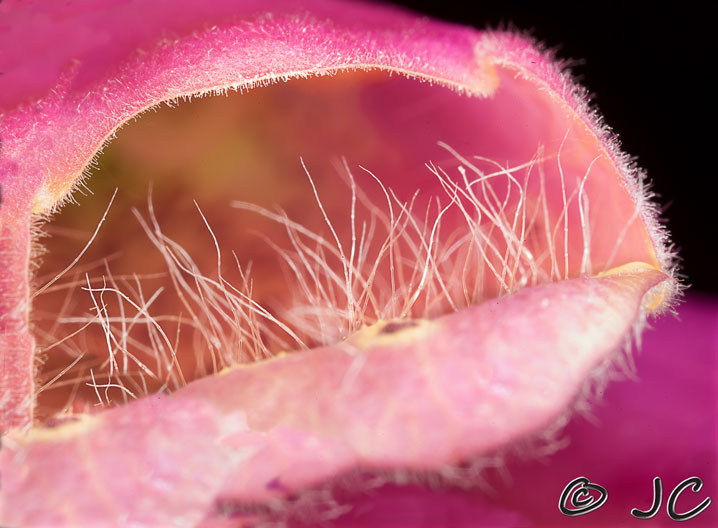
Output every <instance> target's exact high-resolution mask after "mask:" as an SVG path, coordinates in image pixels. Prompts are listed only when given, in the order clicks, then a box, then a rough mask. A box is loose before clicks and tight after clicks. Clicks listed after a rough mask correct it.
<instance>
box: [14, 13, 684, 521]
mask: <svg viewBox="0 0 718 528" xmlns="http://www.w3.org/2000/svg"><path fill="white" fill-rule="evenodd" d="M0 13H2V22H1V23H2V24H3V26H4V28H3V29H4V31H3V32H2V37H0V39H2V40H1V41H0V49H1V50H2V51H1V52H0V54H1V55H0V57H1V58H2V62H1V64H2V69H3V75H2V83H3V84H2V90H1V91H0V109H1V111H2V117H1V121H0V141H2V146H1V147H0V184H1V185H2V200H3V201H2V210H1V213H0V214H1V216H0V229H2V237H1V241H2V246H0V262H1V263H2V268H3V274H2V276H1V277H0V317H2V319H1V325H2V334H1V335H0V353H2V364H3V369H2V373H1V377H0V385H1V388H2V400H1V402H2V424H1V426H2V430H3V431H5V432H6V433H7V434H6V437H5V438H4V444H3V450H2V452H1V453H0V471H1V472H2V487H3V489H2V495H1V496H0V521H1V522H2V523H4V524H11V525H13V524H20V525H123V524H134V525H148V526H158V525H175V524H184V525H198V524H202V523H204V524H206V525H207V526H213V525H223V524H221V523H225V522H226V523H235V524H242V523H245V522H246V523H251V522H253V521H256V520H257V519H258V518H259V519H263V518H282V517H283V516H285V517H286V516H291V515H295V514H297V512H298V511H301V510H302V508H304V507H307V508H310V509H311V508H312V504H313V503H314V504H316V503H317V502H321V500H322V499H321V496H322V492H323V491H326V490H327V489H329V488H330V487H331V486H338V485H339V484H337V482H338V481H337V479H338V478H339V477H340V476H341V479H342V482H349V484H348V485H349V487H351V486H352V485H354V486H356V487H362V486H364V487H366V486H369V485H370V483H371V482H372V477H371V476H372V475H377V474H379V475H382V478H383V479H389V480H391V479H393V480H398V481H406V480H407V479H412V478H419V477H418V476H417V475H427V474H428V475H433V476H434V477H435V478H441V479H442V480H444V481H446V482H447V483H449V484H459V483H466V482H467V481H470V480H471V479H472V478H475V477H476V475H477V473H479V471H478V468H481V467H483V466H485V465H486V464H487V461H488V460H490V459H491V457H495V456H496V455H497V453H505V452H508V451H510V450H512V449H528V450H530V449H531V447H527V446H528V445H530V444H532V443H535V442H548V443H549V444H550V445H552V444H551V438H552V436H551V434H552V432H555V431H557V430H559V429H560V428H561V426H562V425H564V424H565V422H566V420H567V418H568V417H569V416H570V414H571V413H572V412H573V411H575V410H576V408H579V409H583V408H585V406H586V405H587V401H588V400H590V397H589V396H590V391H591V389H592V388H595V387H596V386H597V384H598V385H600V384H601V383H602V382H603V381H605V379H606V377H607V374H606V373H607V372H609V371H610V370H611V368H613V366H614V365H615V363H617V362H618V363H620V362H623V363H626V362H628V361H629V360H630V356H628V355H625V354H624V352H622V349H623V348H624V347H626V346H627V343H630V340H631V339H632V337H633V336H635V335H638V333H639V332H640V330H641V327H642V325H643V323H644V320H645V317H646V316H647V315H651V314H655V313H658V312H660V311H662V310H665V309H666V308H667V307H669V306H670V305H671V302H672V299H674V297H675V296H676V294H677V292H678V290H679V286H678V282H677V280H676V278H675V269H674V263H673V255H672V254H671V251H670V245H669V243H668V237H667V234H666V233H665V231H664V230H663V229H662V227H661V226H660V224H659V223H658V221H657V214H656V208H655V206H654V205H653V204H652V203H651V201H650V195H649V193H648V192H647V191H646V189H645V188H644V185H643V176H642V174H641V173H640V172H639V171H638V170H637V169H636V167H635V166H633V165H632V163H631V162H630V160H629V158H628V157H627V156H626V155H625V154H623V153H621V152H620V150H619V147H618V145H617V142H616V140H615V139H614V138H613V137H612V136H611V134H610V133H609V131H608V129H607V128H606V127H605V126H604V125H603V124H602V123H601V121H600V118H599V117H598V116H597V115H596V114H595V113H594V112H593V111H592V110H591V108H590V107H589V106H588V104H587V101H586V98H585V94H584V92H583V90H582V89H580V88H579V87H578V86H577V85H575V84H574V83H573V81H572V80H571V79H570V77H569V75H568V73H567V72H565V71H564V70H562V68H561V65H560V64H558V63H557V62H556V61H555V60H554V59H553V57H552V56H551V55H550V54H548V53H546V52H544V51H542V50H541V49H539V48H538V47H537V46H536V45H535V44H534V43H532V42H531V41H530V40H528V39H526V38H525V37H523V36H521V35H517V34H514V33H504V32H479V31H475V30H472V29H468V28H461V27H456V26H453V25H448V24H443V23H439V22H435V21H430V20H426V19H423V18H417V17H416V16H414V15H411V14H408V13H405V12H403V11H400V10H397V9H393V8H388V7H380V6H376V5H369V4H361V3H351V2H326V1H312V2H306V3H305V5H303V6H297V5H295V3H292V2H282V1H276V2H274V1H272V2H251V1H247V2H241V3H240V5H237V3H236V2H230V1H220V0H216V1H213V2H199V1H185V2H182V3H181V6H178V5H177V2H168V1H156V2H152V3H151V4H149V5H148V4H147V3H143V2H125V3H121V4H118V3H114V2H79V3H75V4H70V5H59V4H58V5H46V6H42V7H38V6H36V5H34V4H22V3H19V2H18V3H14V2H5V3H3V4H1V5H0ZM235 92H239V93H235ZM244 92H248V93H244ZM195 96H205V98H203V99H202V100H199V101H192V102H191V101H190V99H193V98H194V97H195ZM165 102H168V103H170V105H171V106H178V108H176V109H162V110H160V111H158V112H157V114H156V115H152V114H149V115H147V116H143V117H140V118H139V119H138V120H137V121H136V122H134V121H133V120H134V119H135V118H137V117H138V116H140V115H142V114H144V113H146V112H147V110H149V109H157V107H158V105H161V104H162V103H165ZM123 125H126V129H123V130H119V128H120V127H122V126H123ZM115 134H117V136H118V137H117V140H116V141H113V138H114V137H115ZM103 149H104V150H105V152H104V154H102V156H101V157H99V158H98V155H99V153H100V152H101V151H102V150H103ZM93 161H97V163H98V164H99V166H100V170H99V171H98V174H97V175H95V176H93V177H92V179H90V180H87V181H86V182H85V180H84V178H83V175H87V174H88V171H89V170H90V169H91V168H92V166H93ZM103 174H107V175H108V178H107V179H106V180H104V183H102V182H100V183H98V185H99V188H100V189H101V188H102V185H105V186H107V185H109V188H113V187H114V186H115V185H116V186H117V189H118V190H117V193H116V194H114V193H110V194H111V195H112V198H110V195H108V198H107V199H108V200H109V204H110V205H109V206H107V202H103V203H101V204H100V205H97V203H99V202H98V200H99V197H100V196H102V192H101V191H98V192H97V196H96V198H98V200H95V201H93V204H95V205H89V206H87V207H86V206H85V205H84V203H83V205H82V206H81V207H80V208H74V207H75V206H74V205H72V204H67V205H64V208H63V209H62V211H61V212H60V213H58V212H57V211H58V210H59V209H60V208H61V207H62V206H63V204H66V203H67V202H68V201H69V200H71V199H78V200H80V201H82V202H84V201H85V200H83V199H82V198H81V194H79V193H81V191H82V190H83V185H85V183H86V184H87V185H89V186H90V188H92V189H93V191H94V190H95V188H94V187H93V182H94V181H95V179H97V178H102V175H103ZM150 180H152V186H151V188H150V191H149V193H148V191H147V186H146V185H147V183H148V182H149V181H150ZM142 182H144V185H145V186H144V187H143V183H142ZM128 189H129V190H128ZM136 196H140V197H141V199H142V200H143V201H144V203H145V208H144V209H142V210H140V209H138V208H137V207H134V205H135V202H132V199H134V198H133V197H135V198H136ZM73 197H74V198H73ZM115 197H116V198H117V202H115ZM193 200H194V203H192V202H193ZM123 204H125V205H126V204H130V205H132V206H133V207H134V208H133V209H132V211H133V212H134V213H135V214H134V217H133V215H132V212H130V209H129V207H128V209H127V210H124V211H122V212H120V213H118V215H115V216H113V215H114V214H115V211H116V209H115V207H118V206H120V205H123ZM106 206H107V209H106V210H105V211H104V212H103V210H104V209H105V207H106ZM96 207H99V209H96ZM73 208H74V209H73ZM73 211H74V213H73ZM78 211H79V212H78ZM53 214H55V215H56V216H57V217H58V219H60V218H67V220H66V222H67V224H66V226H65V227H64V228H62V225H60V227H58V228H55V231H52V230H51V229H52V225H53V223H52V222H50V224H49V225H48V227H47V228H42V227H38V224H39V222H40V220H41V219H46V218H48V217H51V216H52V215H53ZM135 217H136V218H135ZM195 220H196V221H195ZM82 222H86V223H85V224H82ZM93 223H94V224H93ZM80 225H84V226H85V228H84V229H85V232H86V236H85V235H84V234H83V231H81V230H80V231H78V229H80V228H79V227H78V226H80ZM130 226H136V229H135V228H133V227H130ZM95 227H96V228H95ZM42 229H46V230H47V232H49V233H51V234H54V236H53V239H52V240H50V241H48V240H46V239H44V238H41V237H39V236H38V230H42ZM133 229H135V230H133ZM78 232H79V235H78ZM62 233H70V234H71V235H72V236H74V237H75V238H80V239H83V237H84V241H86V242H88V245H87V246H85V247H84V248H83V247H82V244H80V247H79V248H73V247H71V245H70V244H69V243H67V242H62V240H63V239H62V238H61V234H62ZM96 235H97V237H96ZM103 237H105V238H103ZM57 240H60V242H57ZM142 244H146V246H143V245H142ZM42 245H44V246H46V247H47V248H48V251H47V252H46V254H44V255H39V248H40V247H41V246H42ZM232 250H234V253H232ZM68 251H70V252H71V251H75V253H76V254H78V255H79V257H78V258H73V257H72V254H71V253H67V254H65V253H66V252H68ZM94 251H98V252H99V253H97V255H94V253H93V252H94ZM78 252H79V253H78ZM90 255H94V257H93V259H94V260H92V261H91V262H85V263H84V264H83V261H82V258H83V257H88V256H90ZM118 255H119V256H118ZM38 259H42V262H40V261H39V260H38ZM118 259H119V260H118ZM98 262H99V263H100V264H99V265H98ZM230 264H231V266H230ZM53 266H54V269H53ZM212 266H214V268H212ZM98 270H99V271H98ZM44 273H49V274H48V275H47V276H45V275H44ZM152 281H160V282H159V283H154V282H152ZM162 281H164V282H162ZM157 284H161V285H160V286H158V285H157ZM80 297H82V298H84V299H85V300H86V302H87V303H88V304H87V306H82V305H80V304H78V303H79V301H78V299H79V298H80ZM48 314H49V315H48ZM73 324H75V325H76V327H72V326H71V325H73ZM68 328H69V330H68ZM63 361H64V363H63ZM78 369H79V370H78ZM36 373H37V374H36ZM33 420H35V423H33ZM554 447H555V446H554ZM352 483H353V484H352ZM325 513H326V512H325ZM315 514H316V512H315ZM317 515H318V514H317ZM486 515H487V519H489V516H490V515H491V514H490V512H487V513H486ZM491 522H493V521H490V520H487V523H489V524H491ZM509 525H510V524H509Z"/></svg>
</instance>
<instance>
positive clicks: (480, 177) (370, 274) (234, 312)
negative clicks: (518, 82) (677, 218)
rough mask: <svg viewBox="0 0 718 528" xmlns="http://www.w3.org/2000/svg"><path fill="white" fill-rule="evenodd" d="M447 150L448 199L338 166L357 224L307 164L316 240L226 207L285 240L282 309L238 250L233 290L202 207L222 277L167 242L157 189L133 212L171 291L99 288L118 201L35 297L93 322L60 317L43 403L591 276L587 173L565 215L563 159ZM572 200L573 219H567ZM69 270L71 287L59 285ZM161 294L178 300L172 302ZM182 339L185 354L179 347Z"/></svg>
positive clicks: (291, 225) (289, 225) (275, 215)
mask: <svg viewBox="0 0 718 528" xmlns="http://www.w3.org/2000/svg"><path fill="white" fill-rule="evenodd" d="M442 146H443V147H444V148H445V149H446V150H447V151H448V152H449V153H450V154H451V155H452V156H453V158H455V159H456V161H457V162H458V169H457V171H456V173H455V174H454V175H453V176H450V175H449V174H448V173H447V172H446V171H445V170H443V169H442V168H440V167H437V166H436V165H434V164H427V169H428V170H429V171H431V173H432V174H433V176H434V177H435V178H436V181H437V182H438V184H439V185H438V186H437V187H436V188H437V189H438V190H439V192H438V193H437V194H435V195H432V196H422V194H421V192H420V191H416V193H414V194H413V195H412V196H411V198H409V199H400V198H399V196H398V195H397V194H396V193H395V192H394V190H392V189H391V188H389V187H387V186H386V185H385V184H384V183H383V182H382V180H381V179H380V178H378V177H377V176H376V175H374V174H373V173H371V172H370V171H368V170H366V169H363V168H362V178H364V180H366V182H362V185H358V184H357V179H356V178H355V176H354V174H353V172H352V170H350V168H349V166H348V165H347V163H346V162H344V164H343V166H342V167H341V168H340V171H339V173H340V175H341V176H343V179H344V181H345V182H346V183H347V185H346V189H347V192H346V195H345V196H346V202H347V208H346V209H345V210H348V214H347V217H346V218H341V219H339V220H341V222H338V221H337V219H336V218H334V219H332V218H330V215H329V214H328V212H327V211H328V209H327V207H325V204H326V196H321V194H320V192H319V188H318V186H317V185H316V184H315V182H314V180H313V178H312V176H311V175H310V171H309V170H308V169H307V168H306V167H305V166H304V165H303V166H304V172H305V174H306V177H307V180H308V184H309V185H308V186H307V192H308V195H309V196H310V197H311V199H312V201H313V202H314V204H315V207H316V209H317V211H318V213H319V214H321V216H322V218H323V221H324V227H325V228H324V229H323V230H321V231H312V230H310V229H309V228H307V227H306V226H305V225H303V224H302V223H301V222H299V221H295V220H294V219H291V218H289V217H288V215H287V214H286V213H285V212H284V211H282V210H269V209H266V208H263V207H260V206H257V205H254V204H251V203H247V202H242V201H233V202H231V204H230V205H231V207H233V208H236V209H241V210H244V211H250V212H252V213H254V214H257V215H261V216H263V217H265V218H268V219H270V220H271V221H274V222H276V223H277V224H278V225H280V226H281V227H282V228H283V231H284V232H285V233H286V237H285V238H286V240H285V241H284V243H282V242H280V241H278V240H276V239H269V238H268V237H266V236H265V237H264V239H265V241H266V243H267V244H269V245H270V246H271V247H272V248H273V249H274V250H275V252H276V255H277V258H278V259H279V262H280V263H281V266H282V268H283V270H284V273H285V275H286V280H287V283H288V284H289V285H291V286H290V287H289V288H288V291H290V292H291V297H290V298H289V301H287V302H286V303H285V304H283V305H275V306H266V305H263V304H262V303H261V302H259V301H258V300H257V299H255V296H254V295H253V291H254V281H253V278H252V269H251V268H252V263H251V262H250V263H249V264H247V263H242V262H240V261H239V259H238V258H237V255H236V253H234V252H233V251H232V252H231V259H232V260H233V261H234V262H233V264H234V265H236V269H237V271H238V274H239V277H240V281H239V283H237V282H236V281H235V282H232V281H230V280H228V279H226V278H225V276H224V275H223V272H222V270H223V259H226V258H227V255H226V254H225V252H224V251H223V250H222V248H221V247H220V242H219V241H218V239H217V237H216V236H215V233H214V232H213V231H212V228H211V226H210V224H209V222H208V221H207V219H206V217H205V216H204V214H203V213H202V211H201V210H200V208H199V206H197V211H198V221H199V222H201V223H203V224H204V228H205V229H206V232H207V234H208V236H209V237H211V240H212V243H213V245H214V248H215V251H216V264H217V266H216V269H214V270H202V269H200V267H199V266H198V265H197V264H196V263H195V261H194V260H193V258H192V255H191V254H190V253H189V252H188V251H187V250H186V249H185V248H183V247H182V246H181V245H180V244H178V243H177V242H175V241H174V240H172V239H171V238H169V237H168V236H166V235H165V234H164V233H163V231H162V228H161V225H160V221H159V220H158V218H157V216H156V214H155V210H154V207H153V204H152V194H151V191H150V194H149V197H148V209H147V213H146V214H142V213H140V212H139V211H138V210H133V213H134V215H135V217H136V219H137V221H138V222H140V224H141V225H142V227H143V229H144V232H145V233H146V235H147V237H148V238H149V240H151V242H152V244H153V245H154V247H155V248H156V250H157V251H158V252H159V253H160V254H161V255H162V257H163V259H164V262H165V264H166V270H167V271H166V273H165V274H164V275H165V286H162V287H158V288H156V289H154V290H148V289H147V288H146V286H144V285H143V284H147V282H146V279H150V278H152V277H149V276H140V275H132V276H119V275H113V273H112V271H111V268H110V266H109V264H108V263H107V262H103V263H101V264H102V266H103V268H104V269H103V273H102V275H101V276H99V277H95V278H92V277H91V276H90V273H89V270H87V269H86V270H85V271H84V272H83V271H82V270H80V269H77V268H76V266H77V263H78V262H79V261H80V259H81V257H82V255H83V254H84V253H85V251H86V250H87V248H88V247H89V246H90V244H92V242H93V240H94V239H95V237H96V236H97V234H98V232H99V231H100V229H101V227H102V225H103V222H104V220H105V218H106V217H107V213H108V211H109V209H110V207H111V205H112V201H111V202H110V205H109V206H108V208H107V210H106V212H105V215H104V216H103V218H102V219H101V220H100V222H99V223H98V225H97V227H96V230H95V232H94V234H93V235H92V237H91V238H90V241H89V242H88V243H87V245H86V246H85V248H84V249H83V250H82V251H81V252H80V254H79V255H78V257H77V258H76V259H75V260H74V261H73V262H72V263H70V264H69V265H68V266H67V267H66V268H65V269H64V270H62V271H61V272H60V273H58V274H57V275H56V276H55V277H54V278H53V279H52V280H50V281H48V282H47V283H46V284H45V285H44V286H42V287H41V288H39V289H38V290H37V291H36V292H35V296H38V295H43V294H46V293H49V292H51V291H57V290H65V291H66V292H67V295H68V298H69V296H70V294H71V293H72V291H73V290H74V289H76V288H78V287H79V288H81V289H82V290H84V291H85V292H86V294H87V297H88V300H89V310H88V311H87V312H86V314H84V315H80V316H75V315H69V314H66V313H60V314H59V315H56V321H55V324H54V327H53V330H52V332H50V333H51V334H55V332H57V330H58V329H59V327H60V326H62V325H75V327H77V325H81V326H79V328H77V329H76V330H74V331H73V332H72V333H69V334H68V335H65V336H64V337H62V338H61V339H59V340H56V341H54V342H50V344H49V345H48V346H46V347H44V352H49V351H50V350H52V349H53V348H56V347H60V348H63V347H64V348H66V351H67V352H69V353H70V354H71V355H73V356H74V359H73V361H72V362H71V363H70V364H68V365H67V366H66V367H65V368H63V369H60V370H57V371H53V372H46V373H45V374H44V379H42V380H41V386H40V389H39V390H40V391H45V390H48V389H51V388H53V387H61V386H67V385H72V386H74V387H76V388H79V387H80V386H82V385H85V386H89V387H91V388H92V389H93V390H94V392H95V395H96V398H97V401H98V402H99V403H100V404H102V405H108V404H112V403H118V402H122V401H128V400H129V399H133V398H137V397H139V396H142V395H145V394H147V393H150V392H157V391H174V390H177V389H178V388H180V387H182V386H183V385H185V384H186V383H187V382H188V381H190V380H191V379H188V377H186V376H185V374H184V373H183V368H182V365H187V359H188V356H187V355H188V354H189V355H190V356H191V358H194V360H195V365H194V366H193V367H192V368H191V371H192V375H191V376H190V378H197V377H202V376H204V375H207V374H211V373H216V372H218V371H220V370H221V369H222V368H224V367H228V366H232V365H235V364H238V363H245V362H251V361H255V360H260V359H263V358H268V357H271V356H273V355H276V354H277V353H278V352H280V351H301V350H303V349H308V348H312V347H316V346H323V345H329V344H333V343H336V342H339V341H341V340H343V339H345V338H347V337H348V336H350V335H351V334H353V333H354V332H356V331H357V330H359V329H360V328H362V327H363V326H368V325H372V324H375V323H377V322H379V321H385V320H393V319H411V318H433V317H437V316H440V315H443V314H446V313H450V312H453V311H457V310H460V309H462V308H463V307H466V306H468V305H471V304H476V303H479V302H481V301H483V300H485V299H486V298H489V297H496V296H503V295H508V294H511V293H513V292H515V291H517V290H519V289H521V288H524V287H528V286H533V285H537V284H542V283H546V282H550V281H555V280H560V279H565V278H568V277H574V276H579V275H582V274H590V273H592V271H593V270H591V258H590V249H591V232H590V231H591V229H590V225H591V223H590V221H589V219H588V206H589V203H588V199H587V196H586V194H585V193H584V192H583V188H584V185H583V184H584V183H585V181H586V179H587V178H588V176H589V173H590V171H591V167H592V166H593V164H591V165H589V166H588V168H587V170H586V172H585V174H583V175H580V177H578V178H577V179H576V182H575V185H571V188H572V189H573V190H572V191H571V192H567V191H566V189H567V187H568V186H567V185H565V182H564V181H563V173H562V171H559V172H560V173H561V178H562V188H563V191H564V192H563V210H562V211H560V212H558V213H557V212H555V211H549V205H548V203H547V199H546V190H545V189H546V188H545V185H544V183H545V182H544V180H545V174H544V168H545V165H546V164H547V163H558V164H559V169H560V155H559V156H558V157H556V156H553V157H547V156H544V154H543V150H542V149H538V150H537V152H536V154H535V156H534V157H533V158H532V159H531V160H529V161H527V162H525V163H523V164H519V165H516V166H502V165H500V164H499V163H497V162H495V161H492V160H489V159H486V158H482V157H474V158H471V159H469V158H466V157H463V156H461V155H460V154H459V153H457V152H456V151H454V150H453V149H452V148H451V147H449V146H448V145H442ZM532 179H537V180H538V187H534V189H536V188H538V189H539V192H538V195H536V193H535V192H534V193H533V194H531V196H529V194H530V193H529V183H530V181H531V180H532ZM498 182H501V183H500V184H497V183H498ZM368 185H375V186H376V187H375V188H374V190H375V191H377V192H376V193H370V192H367V189H369V187H368ZM334 188H335V189H336V188H337V186H334ZM340 188H341V187H340ZM335 192H336V193H341V190H337V191H335ZM372 196H373V198H372ZM376 196H383V201H379V202H377V200H376V198H375V197H376ZM113 199H114V196H113ZM331 199H332V200H337V197H336V196H332V197H331ZM576 202H577V203H578V207H575V206H574V207H573V208H571V204H572V203H576ZM570 211H571V214H579V215H580V218H579V220H580V225H581V226H582V232H581V237H582V239H583V255H582V258H581V264H580V269H570V264H569V258H568V250H564V249H562V250H561V251H559V250H557V248H559V247H560V248H567V247H568V244H569V242H568V238H569V225H573V224H571V222H569V214H570ZM619 245H620V240H618V241H617V242H616V247H618V246H619ZM73 268H74V273H73V278H72V279H71V280H68V281H66V282H62V281H61V279H62V278H63V277H65V276H66V275H67V274H68V272H70V271H71V270H73ZM166 284H170V285H171V288H169V289H170V290H173V291H166V290H167V289H168V288H167V287H166ZM169 294H172V295H174V296H175V297H176V299H177V304H178V305H177V311H176V313H170V314H168V313H156V312H155V310H154V308H153V303H155V301H156V300H157V299H158V298H159V297H160V296H162V295H169ZM90 327H95V328H96V327H100V328H101V330H102V332H103V333H104V347H105V350H103V351H97V350H92V351H88V350H82V349H81V348H80V347H73V346H72V343H71V341H72V340H73V339H76V338H77V337H78V336H81V334H82V332H84V331H85V330H87V329H88V328H90ZM188 335H190V336H191V339H190V340H188V339H187V336H188ZM180 336H182V339H180ZM180 342H182V343H191V345H190V346H184V347H182V346H180ZM88 353H91V354H93V355H94V356H96V360H95V361H94V362H93V363H91V364H90V367H89V368H85V369H84V371H82V372H81V373H80V374H79V375H78V374H73V367H75V365H76V364H77V363H78V362H80V361H81V360H82V359H83V356H84V355H85V354H88ZM97 358H99V359H97ZM85 359H86V358H85ZM75 394H76V391H73V394H72V396H71V398H74V395H75Z"/></svg>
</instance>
